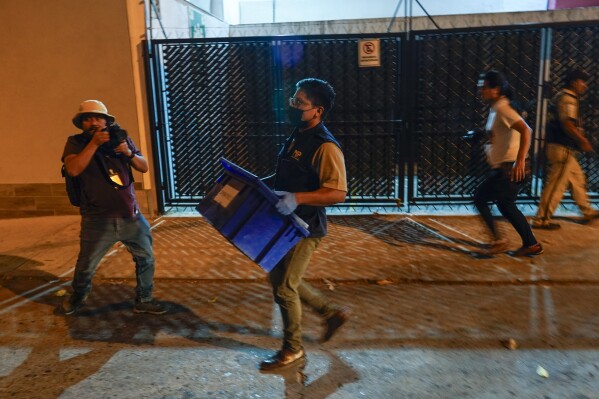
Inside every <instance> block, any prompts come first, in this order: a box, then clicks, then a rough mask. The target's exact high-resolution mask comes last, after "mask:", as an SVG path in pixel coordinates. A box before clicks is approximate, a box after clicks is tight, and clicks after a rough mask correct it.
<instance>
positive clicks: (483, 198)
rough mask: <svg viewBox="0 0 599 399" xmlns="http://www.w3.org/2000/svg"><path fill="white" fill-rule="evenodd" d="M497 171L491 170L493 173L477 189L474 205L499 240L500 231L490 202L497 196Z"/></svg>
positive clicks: (494, 238) (495, 238)
mask: <svg viewBox="0 0 599 399" xmlns="http://www.w3.org/2000/svg"><path fill="white" fill-rule="evenodd" d="M496 174H497V171H495V170H493V171H491V175H489V177H487V179H485V180H484V181H483V182H482V183H481V184H480V185H479V186H478V188H477V189H476V191H475V193H474V198H473V199H474V206H475V207H476V209H477V210H478V213H479V214H480V216H481V218H482V220H483V222H484V223H485V225H486V226H487V228H488V229H489V232H490V233H491V235H492V236H493V240H499V239H500V237H499V232H498V231H497V227H496V225H495V221H494V220H493V215H492V214H491V208H490V206H489V203H490V202H494V201H495V200H496V198H497V190H496V188H495V179H496Z"/></svg>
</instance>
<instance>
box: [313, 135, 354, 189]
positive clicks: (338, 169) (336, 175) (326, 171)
mask: <svg viewBox="0 0 599 399" xmlns="http://www.w3.org/2000/svg"><path fill="white" fill-rule="evenodd" d="M312 165H313V167H314V169H315V170H318V176H319V177H320V187H326V188H332V189H334V190H340V191H345V192H347V176H346V172H345V159H344V157H343V152H342V151H341V149H340V148H339V147H337V146H336V145H335V144H333V143H324V144H323V145H321V146H320V147H319V148H318V150H317V151H316V153H315V154H314V158H312Z"/></svg>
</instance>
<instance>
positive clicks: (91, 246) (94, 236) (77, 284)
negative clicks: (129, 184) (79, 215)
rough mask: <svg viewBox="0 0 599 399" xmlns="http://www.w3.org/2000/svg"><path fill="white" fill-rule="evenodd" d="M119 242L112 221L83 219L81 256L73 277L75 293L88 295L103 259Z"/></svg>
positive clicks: (78, 258)
mask: <svg viewBox="0 0 599 399" xmlns="http://www.w3.org/2000/svg"><path fill="white" fill-rule="evenodd" d="M117 241H118V240H117V239H116V234H115V228H114V223H113V220H112V219H92V220H89V219H82V221H81V237H80V249H79V256H78V257H77V264H76V265H75V273H74V276H73V283H72V287H73V291H74V292H75V293H77V294H80V295H87V294H88V293H89V292H90V291H91V288H92V279H93V277H94V274H95V273H96V269H97V267H98V264H99V263H100V260H102V257H103V256H104V255H105V254H106V252H108V250H109V249H110V247H112V246H113V245H114V244H115V243H116V242H117Z"/></svg>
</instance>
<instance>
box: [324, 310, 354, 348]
mask: <svg viewBox="0 0 599 399" xmlns="http://www.w3.org/2000/svg"><path fill="white" fill-rule="evenodd" d="M350 314H351V309H350V308H348V307H342V308H341V309H339V310H337V311H336V312H335V314H334V315H332V316H331V317H329V318H328V319H326V321H325V326H326V329H325V330H324V334H323V335H322V338H321V340H320V342H323V343H324V342H327V341H328V340H330V339H331V338H332V337H333V335H335V333H336V332H337V330H338V329H339V328H340V327H341V326H342V325H344V324H345V322H346V321H347V319H349V316H350Z"/></svg>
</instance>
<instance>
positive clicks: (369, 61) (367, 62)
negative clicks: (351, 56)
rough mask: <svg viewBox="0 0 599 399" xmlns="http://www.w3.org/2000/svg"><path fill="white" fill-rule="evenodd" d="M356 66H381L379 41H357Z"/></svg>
mask: <svg viewBox="0 0 599 399" xmlns="http://www.w3.org/2000/svg"><path fill="white" fill-rule="evenodd" d="M358 66H359V67H378V66H381V40H380V39H360V40H358Z"/></svg>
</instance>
